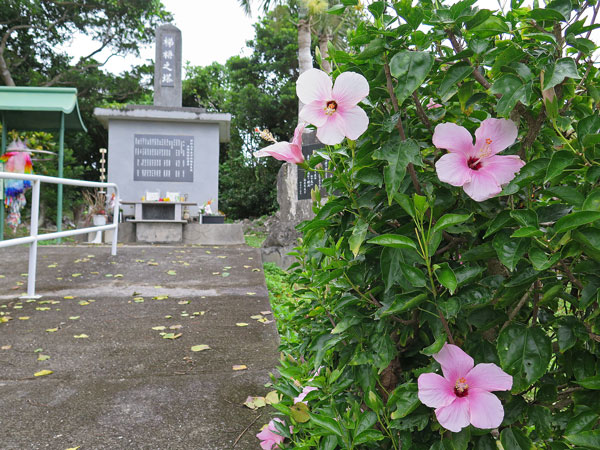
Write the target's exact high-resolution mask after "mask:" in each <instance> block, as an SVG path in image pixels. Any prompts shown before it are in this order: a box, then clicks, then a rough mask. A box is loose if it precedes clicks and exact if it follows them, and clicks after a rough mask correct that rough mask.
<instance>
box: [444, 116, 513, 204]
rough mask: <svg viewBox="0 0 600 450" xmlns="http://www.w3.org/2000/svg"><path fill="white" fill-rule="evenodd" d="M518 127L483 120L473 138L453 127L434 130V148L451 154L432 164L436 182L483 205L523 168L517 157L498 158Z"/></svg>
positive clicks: (448, 124) (511, 142)
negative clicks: (446, 185) (463, 192)
mask: <svg viewBox="0 0 600 450" xmlns="http://www.w3.org/2000/svg"><path fill="white" fill-rule="evenodd" d="M517 134H518V131H517V126H516V125H515V124H514V123H513V122H512V121H511V120H506V119H485V120H484V121H483V122H481V126H480V127H479V128H478V129H477V130H476V131H475V145H473V138H472V137H471V133H469V132H468V131H467V130H466V128H463V127H461V126H458V125H456V124H454V123H442V124H439V125H438V126H436V127H435V131H434V132H433V145H435V146H436V147H437V148H444V149H446V150H448V151H449V152H450V153H447V154H445V155H444V156H442V157H441V158H440V159H439V160H438V162H436V163H435V169H436V171H437V175H438V178H439V179H440V181H443V182H444V183H448V184H451V185H452V186H462V188H463V189H464V191H465V192H466V193H467V195H468V196H469V197H471V198H472V199H473V200H475V201H477V202H482V201H484V200H487V199H488V198H491V197H493V196H495V195H497V194H499V193H500V192H502V185H505V184H507V183H508V182H509V181H510V180H512V179H513V178H514V177H515V174H516V173H517V172H518V171H519V170H521V167H523V166H524V165H525V163H524V162H523V161H521V158H519V157H518V156H516V155H502V156H500V155H497V154H496V153H499V152H501V151H502V150H504V149H506V148H507V147H509V146H511V145H512V144H513V143H514V142H515V140H516V139H517Z"/></svg>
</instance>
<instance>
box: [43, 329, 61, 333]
mask: <svg viewBox="0 0 600 450" xmlns="http://www.w3.org/2000/svg"><path fill="white" fill-rule="evenodd" d="M46 331H47V332H48V333H54V332H55V331H58V328H46Z"/></svg>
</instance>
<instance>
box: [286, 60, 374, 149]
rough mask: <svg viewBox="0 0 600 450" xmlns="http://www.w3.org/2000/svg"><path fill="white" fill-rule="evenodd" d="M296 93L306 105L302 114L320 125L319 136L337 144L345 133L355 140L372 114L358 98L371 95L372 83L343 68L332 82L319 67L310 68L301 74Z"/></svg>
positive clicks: (302, 116) (310, 121)
mask: <svg viewBox="0 0 600 450" xmlns="http://www.w3.org/2000/svg"><path fill="white" fill-rule="evenodd" d="M296 93H297V94H298V98H299V99H300V101H301V102H302V103H304V107H303V108H302V111H300V118H301V119H302V120H305V121H306V122H308V123H311V124H313V125H314V126H315V127H317V138H318V139H319V141H321V142H322V143H323V144H327V145H334V144H339V143H340V142H342V140H343V139H344V137H347V138H348V139H352V140H356V139H358V138H359V137H360V135H361V134H363V133H364V132H365V130H366V129H367V127H368V126H369V118H368V117H367V114H366V113H365V112H364V110H363V109H362V108H361V107H360V106H357V104H358V102H360V101H361V100H362V99H364V98H365V97H366V96H367V95H369V83H368V82H367V79H366V78H365V77H363V76H362V75H359V74H358V73H354V72H344V73H342V74H341V75H340V76H338V77H337V79H336V80H335V85H333V88H332V83H331V78H329V75H327V74H326V73H325V72H323V71H322V70H319V69H309V70H307V71H306V72H303V73H302V74H301V75H300V76H299V77H298V82H297V83H296Z"/></svg>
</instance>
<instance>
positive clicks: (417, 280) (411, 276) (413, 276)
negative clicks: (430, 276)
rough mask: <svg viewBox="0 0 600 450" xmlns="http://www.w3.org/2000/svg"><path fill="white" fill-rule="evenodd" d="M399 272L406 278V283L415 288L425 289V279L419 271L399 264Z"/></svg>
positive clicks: (407, 265)
mask: <svg viewBox="0 0 600 450" xmlns="http://www.w3.org/2000/svg"><path fill="white" fill-rule="evenodd" d="M400 270H401V271H402V273H403V275H404V276H405V277H406V279H407V280H408V282H409V283H410V284H412V285H413V286H415V287H425V285H426V284H427V278H426V277H425V275H424V274H423V271H422V270H421V269H417V268H416V267H414V266H411V265H409V264H405V263H400Z"/></svg>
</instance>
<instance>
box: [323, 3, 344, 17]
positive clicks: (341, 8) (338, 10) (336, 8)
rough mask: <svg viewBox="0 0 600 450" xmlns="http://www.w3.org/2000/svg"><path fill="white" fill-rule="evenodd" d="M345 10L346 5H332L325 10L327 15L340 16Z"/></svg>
mask: <svg viewBox="0 0 600 450" xmlns="http://www.w3.org/2000/svg"><path fill="white" fill-rule="evenodd" d="M345 10H346V5H333V6H332V7H331V8H329V9H328V10H327V13H328V14H335V15H340V14H342V13H343V12H344V11H345Z"/></svg>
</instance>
